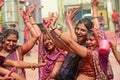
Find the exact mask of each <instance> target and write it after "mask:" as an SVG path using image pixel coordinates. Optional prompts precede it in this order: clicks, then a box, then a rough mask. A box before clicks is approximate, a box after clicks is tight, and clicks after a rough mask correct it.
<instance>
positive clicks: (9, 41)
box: [3, 34, 17, 51]
mask: <svg viewBox="0 0 120 80" xmlns="http://www.w3.org/2000/svg"><path fill="white" fill-rule="evenodd" d="M16 44H17V36H16V35H15V34H10V35H9V36H8V37H7V38H6V39H5V42H4V45H3V47H4V49H5V50H7V51H11V50H13V49H14V48H15V47H16Z"/></svg>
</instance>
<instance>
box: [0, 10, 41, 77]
mask: <svg viewBox="0 0 120 80" xmlns="http://www.w3.org/2000/svg"><path fill="white" fill-rule="evenodd" d="M20 12H21V15H22V17H23V19H24V22H25V24H26V26H27V27H28V29H29V31H30V33H31V35H32V37H31V38H30V39H29V41H27V42H26V43H25V44H23V45H20V46H18V45H17V41H18V39H19V35H18V31H17V30H15V29H7V30H5V31H4V32H3V34H4V36H5V41H4V44H3V48H2V50H1V52H0V54H1V55H3V56H5V57H6V58H7V59H13V60H23V58H24V55H25V54H26V53H27V52H28V51H29V50H31V49H32V47H33V46H34V44H35V43H36V41H37V39H38V38H39V35H38V34H37V33H36V30H37V29H38V28H39V27H38V26H35V27H33V26H32V24H31V23H30V21H29V16H28V15H27V12H25V11H23V10H22V9H20ZM16 72H17V73H18V74H20V75H21V76H22V77H24V74H25V73H24V70H21V69H19V70H17V71H16ZM23 73H24V74H23Z"/></svg>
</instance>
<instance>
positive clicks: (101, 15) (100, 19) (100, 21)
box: [98, 12, 105, 30]
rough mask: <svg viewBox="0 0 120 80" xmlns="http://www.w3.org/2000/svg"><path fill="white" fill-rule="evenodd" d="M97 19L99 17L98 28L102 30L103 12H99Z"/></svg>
mask: <svg viewBox="0 0 120 80" xmlns="http://www.w3.org/2000/svg"><path fill="white" fill-rule="evenodd" d="M98 19H99V24H100V29H102V30H104V24H105V22H104V17H103V13H102V12H101V13H100V16H99V18H98Z"/></svg>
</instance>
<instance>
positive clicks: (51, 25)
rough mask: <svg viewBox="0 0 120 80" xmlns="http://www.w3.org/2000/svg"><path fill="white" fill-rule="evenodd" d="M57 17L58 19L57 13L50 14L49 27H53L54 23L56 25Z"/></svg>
mask: <svg viewBox="0 0 120 80" xmlns="http://www.w3.org/2000/svg"><path fill="white" fill-rule="evenodd" d="M58 17H59V15H58V13H51V15H50V27H54V26H55V23H56V21H57V19H58Z"/></svg>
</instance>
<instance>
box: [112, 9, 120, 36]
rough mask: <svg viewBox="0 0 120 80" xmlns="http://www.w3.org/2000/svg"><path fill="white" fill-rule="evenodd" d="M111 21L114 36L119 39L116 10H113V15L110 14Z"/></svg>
mask: <svg viewBox="0 0 120 80" xmlns="http://www.w3.org/2000/svg"><path fill="white" fill-rule="evenodd" d="M112 21H113V24H114V29H115V33H116V36H117V37H119V31H120V30H119V29H120V28H119V26H118V24H119V14H118V12H117V11H116V10H113V13H112Z"/></svg>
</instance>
